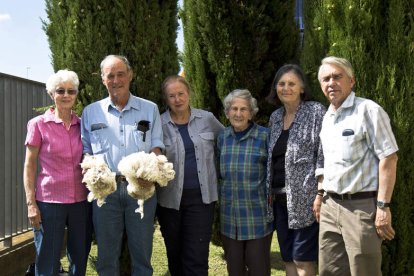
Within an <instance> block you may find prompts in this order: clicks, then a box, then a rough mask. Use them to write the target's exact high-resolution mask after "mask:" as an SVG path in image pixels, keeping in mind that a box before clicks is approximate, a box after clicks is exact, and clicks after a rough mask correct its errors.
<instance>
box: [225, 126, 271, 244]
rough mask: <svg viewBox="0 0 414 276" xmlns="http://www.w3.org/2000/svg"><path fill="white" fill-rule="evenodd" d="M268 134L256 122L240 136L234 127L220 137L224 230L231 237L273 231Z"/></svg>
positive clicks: (255, 236)
mask: <svg viewBox="0 0 414 276" xmlns="http://www.w3.org/2000/svg"><path fill="white" fill-rule="evenodd" d="M268 135H269V132H268V129H267V128H264V127H261V126H259V125H257V124H254V125H253V127H252V128H251V129H250V130H249V131H248V132H247V133H246V134H245V135H244V136H243V137H241V138H240V139H237V138H236V134H235V133H234V131H233V128H232V127H227V128H225V129H224V130H223V131H222V132H220V134H219V136H218V138H217V151H218V157H219V163H220V165H219V167H220V178H221V184H220V222H221V233H222V234H223V235H225V236H226V237H229V238H231V239H235V240H252V239H258V238H262V237H265V236H266V235H268V234H269V233H270V232H271V231H272V228H271V223H270V220H269V219H268V213H267V211H268V208H267V206H268V205H267V203H268V194H269V191H268V188H267V186H266V168H267V157H268V155H267V150H268Z"/></svg>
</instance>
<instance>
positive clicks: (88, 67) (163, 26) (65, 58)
mask: <svg viewBox="0 0 414 276" xmlns="http://www.w3.org/2000/svg"><path fill="white" fill-rule="evenodd" d="M46 12H47V16H48V20H44V21H43V28H44V30H45V32H46V34H47V36H48V39H49V44H50V48H51V51H52V65H53V67H54V69H55V70H58V69H61V68H69V69H71V70H74V71H75V72H76V73H77V74H78V75H79V78H80V81H81V86H80V88H81V93H80V94H79V101H78V104H79V106H78V109H79V111H81V110H82V108H83V107H84V106H85V105H87V104H89V103H91V102H93V101H96V100H99V99H102V98H103V97H106V95H107V92H106V89H105V87H103V85H102V82H101V77H100V68H99V65H100V62H101V61H102V59H103V58H104V57H105V56H106V55H108V54H121V55H125V56H126V57H127V58H128V60H129V61H130V63H131V66H132V68H133V71H134V78H133V82H132V83H131V92H132V93H133V94H135V95H138V96H140V97H143V98H146V99H149V100H152V101H154V102H156V103H160V101H161V98H160V84H161V82H162V80H163V79H164V78H165V77H166V76H168V75H171V74H177V73H178V70H179V65H178V53H177V51H178V50H177V45H176V43H175V40H176V36H177V35H176V32H177V28H178V22H177V1H172V0H166V1H131V0H122V1H115V2H114V1H109V0H102V1H101V0H91V1H80V0H77V1H72V0H71V1H68V0H46Z"/></svg>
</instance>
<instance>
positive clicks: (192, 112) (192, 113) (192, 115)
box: [163, 106, 203, 125]
mask: <svg viewBox="0 0 414 276" xmlns="http://www.w3.org/2000/svg"><path fill="white" fill-rule="evenodd" d="M196 117H197V118H202V117H203V115H202V114H201V111H200V110H199V109H194V108H192V107H191V106H190V119H189V120H188V122H189V123H190V122H191V121H192V120H193V119H194V118H196ZM166 119H167V120H166V121H165V123H163V124H164V125H165V124H168V123H172V124H175V123H174V121H173V120H172V119H171V114H170V110H167V112H166Z"/></svg>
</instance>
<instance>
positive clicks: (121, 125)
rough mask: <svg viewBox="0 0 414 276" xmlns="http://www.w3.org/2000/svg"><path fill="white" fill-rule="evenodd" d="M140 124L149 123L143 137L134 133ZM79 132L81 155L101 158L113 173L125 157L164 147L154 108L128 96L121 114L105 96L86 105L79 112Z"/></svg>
mask: <svg viewBox="0 0 414 276" xmlns="http://www.w3.org/2000/svg"><path fill="white" fill-rule="evenodd" d="M143 121H147V122H149V129H148V130H147V131H146V132H145V135H144V131H141V130H138V125H139V124H140V122H141V124H142V122H143ZM81 130H82V143H83V147H84V149H83V152H84V153H87V154H93V155H98V154H101V155H103V156H104V159H105V161H106V163H107V164H108V166H109V168H110V169H111V171H113V172H118V163H119V162H120V161H121V159H122V158H123V157H125V156H128V155H130V154H132V153H135V152H139V151H144V152H147V153H148V152H150V151H151V149H153V148H156V147H159V148H161V149H163V148H164V144H163V142H162V129H161V119H160V114H159V111H158V107H157V105H156V104H155V103H153V102H150V101H147V100H144V99H141V98H138V97H135V96H133V95H132V94H130V96H129V100H128V103H127V105H126V106H125V107H124V109H123V110H122V111H119V110H117V109H116V107H115V105H114V104H113V103H112V102H111V100H110V98H109V97H108V98H105V99H103V100H100V101H98V102H95V103H92V104H90V105H88V106H87V107H86V108H85V109H84V110H83V114H82V129H81ZM144 137H145V138H144Z"/></svg>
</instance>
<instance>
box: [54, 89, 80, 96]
mask: <svg viewBox="0 0 414 276" xmlns="http://www.w3.org/2000/svg"><path fill="white" fill-rule="evenodd" d="M55 92H56V94H58V95H64V94H65V92H67V93H68V94H69V95H75V94H76V93H78V90H76V89H72V88H69V89H64V88H58V89H56V90H55Z"/></svg>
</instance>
